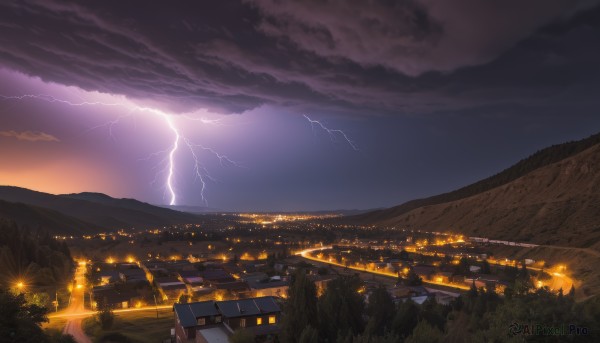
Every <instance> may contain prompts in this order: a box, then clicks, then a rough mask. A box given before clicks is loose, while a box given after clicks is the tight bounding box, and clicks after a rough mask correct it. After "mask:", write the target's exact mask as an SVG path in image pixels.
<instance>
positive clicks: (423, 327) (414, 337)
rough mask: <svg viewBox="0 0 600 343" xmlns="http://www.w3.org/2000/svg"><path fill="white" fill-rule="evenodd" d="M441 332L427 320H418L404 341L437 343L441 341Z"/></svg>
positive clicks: (409, 342) (410, 342)
mask: <svg viewBox="0 0 600 343" xmlns="http://www.w3.org/2000/svg"><path fill="white" fill-rule="evenodd" d="M442 338H443V333H442V331H440V329H438V328H436V327H435V326H432V325H430V324H429V323H427V321H424V320H422V321H420V322H419V324H417V326H416V327H415V329H414V330H413V332H412V334H411V335H410V336H408V338H407V339H406V341H405V342H406V343H439V342H442Z"/></svg>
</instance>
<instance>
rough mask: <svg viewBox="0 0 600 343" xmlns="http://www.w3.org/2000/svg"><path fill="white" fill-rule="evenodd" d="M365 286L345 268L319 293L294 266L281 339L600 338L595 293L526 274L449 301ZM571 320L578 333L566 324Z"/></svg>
mask: <svg viewBox="0 0 600 343" xmlns="http://www.w3.org/2000/svg"><path fill="white" fill-rule="evenodd" d="M362 287H363V286H362V282H361V280H360V279H359V278H358V277H357V276H351V277H348V276H342V277H340V278H338V279H335V280H332V281H330V282H329V283H328V285H327V287H326V289H325V291H324V293H323V294H322V295H321V296H320V297H317V291H316V288H315V285H314V284H313V283H312V282H311V281H310V280H309V279H308V278H307V277H306V275H305V274H304V273H303V272H302V271H300V272H298V273H296V274H295V275H294V278H293V280H292V284H291V285H290V290H289V297H288V300H287V302H286V304H285V305H284V314H283V318H282V324H281V325H282V334H281V335H280V341H282V342H284V343H309V342H311V343H315V342H323V343H392V342H394V343H395V342H407V343H416V342H429V343H436V342H457V343H463V342H464V343H467V342H475V343H477V342H481V343H484V342H525V341H540V342H542V341H543V342H598V341H599V338H600V336H599V335H598V330H600V329H599V328H600V299H599V298H598V297H595V298H592V299H590V300H588V301H586V302H583V303H576V302H575V301H574V298H573V292H569V294H567V295H564V294H563V293H562V291H560V292H558V293H556V292H551V291H549V290H548V289H547V288H540V289H534V288H533V286H532V285H531V283H530V282H527V281H525V280H517V282H516V283H515V285H514V286H513V287H510V288H509V289H508V292H506V295H505V296H500V295H499V294H496V293H495V292H494V291H490V290H484V289H476V288H475V287H472V288H471V290H470V291H469V292H468V293H467V294H465V295H462V296H460V297H459V298H458V299H457V300H455V301H453V302H452V303H451V304H449V305H442V304H438V303H437V302H436V301H435V298H430V299H428V300H426V301H425V302H424V303H423V304H421V305H418V304H416V303H414V302H413V301H411V300H406V301H403V302H399V303H398V304H395V303H394V301H393V299H392V297H391V296H390V294H389V293H388V291H387V290H386V288H385V287H383V286H380V287H379V288H377V289H375V290H374V291H373V292H371V294H370V296H369V299H368V302H367V301H366V300H365V297H364V296H363V293H362V291H363V288H362ZM571 325H572V326H573V328H574V330H576V333H573V332H570V330H571ZM536 330H541V331H539V332H538V331H536ZM543 330H546V331H545V332H544V331H543ZM552 330H554V331H552ZM563 330H564V331H563ZM577 330H578V331H577Z"/></svg>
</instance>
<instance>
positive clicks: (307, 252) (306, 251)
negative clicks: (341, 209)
mask: <svg viewBox="0 0 600 343" xmlns="http://www.w3.org/2000/svg"><path fill="white" fill-rule="evenodd" d="M326 249H331V247H330V246H329V247H319V248H312V249H304V250H302V251H300V252H297V253H296V255H300V256H302V257H303V258H305V259H307V260H311V261H315V262H320V263H325V264H330V265H333V266H337V267H342V268H348V269H352V270H356V271H359V272H363V273H370V274H375V275H382V276H387V277H393V278H397V277H398V275H397V274H395V273H391V272H384V271H377V270H368V269H365V268H358V267H353V266H346V265H343V264H341V263H337V262H333V261H328V260H321V259H319V258H316V257H314V256H311V255H310V253H312V252H315V251H318V250H326ZM423 283H424V284H427V285H430V286H443V287H450V288H454V289H460V290H463V291H465V290H468V289H469V287H468V286H465V285H457V284H450V283H444V282H435V281H423Z"/></svg>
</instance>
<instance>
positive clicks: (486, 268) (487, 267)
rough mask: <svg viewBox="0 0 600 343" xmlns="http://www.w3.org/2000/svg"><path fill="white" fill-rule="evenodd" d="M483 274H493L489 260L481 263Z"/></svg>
mask: <svg viewBox="0 0 600 343" xmlns="http://www.w3.org/2000/svg"><path fill="white" fill-rule="evenodd" d="M481 273H482V274H491V273H492V270H491V268H490V263H489V262H488V261H487V260H483V262H482V263H481Z"/></svg>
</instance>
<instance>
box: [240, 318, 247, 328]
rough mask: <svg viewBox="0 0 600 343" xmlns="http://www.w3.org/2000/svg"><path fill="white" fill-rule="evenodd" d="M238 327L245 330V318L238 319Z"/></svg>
mask: <svg viewBox="0 0 600 343" xmlns="http://www.w3.org/2000/svg"><path fill="white" fill-rule="evenodd" d="M240 327H241V328H245V327H246V318H242V319H240Z"/></svg>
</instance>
